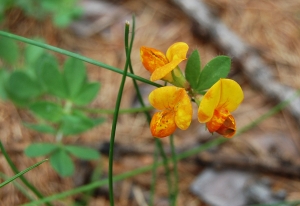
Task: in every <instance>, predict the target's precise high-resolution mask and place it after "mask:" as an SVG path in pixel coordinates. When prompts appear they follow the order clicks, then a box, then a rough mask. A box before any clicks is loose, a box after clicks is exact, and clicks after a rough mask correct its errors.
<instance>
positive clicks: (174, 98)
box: [140, 42, 244, 138]
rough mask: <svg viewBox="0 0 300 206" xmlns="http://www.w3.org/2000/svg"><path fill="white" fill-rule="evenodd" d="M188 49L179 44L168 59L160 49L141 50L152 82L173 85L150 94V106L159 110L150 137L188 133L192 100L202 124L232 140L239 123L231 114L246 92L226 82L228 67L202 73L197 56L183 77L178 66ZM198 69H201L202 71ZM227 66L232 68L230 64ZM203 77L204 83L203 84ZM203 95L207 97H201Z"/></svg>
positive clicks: (237, 85) (230, 81) (213, 63)
mask: <svg viewBox="0 0 300 206" xmlns="http://www.w3.org/2000/svg"><path fill="white" fill-rule="evenodd" d="M188 48H189V47H188V45H187V44H186V43H184V42H177V43H175V44H173V45H171V46H170V47H169V49H168V50H167V52H166V55H165V54H164V53H163V52H161V51H159V50H157V49H154V48H148V47H141V50H140V54H141V61H142V63H143V65H144V67H145V68H146V69H147V70H148V71H149V72H150V73H151V78H150V79H151V81H156V80H164V81H166V82H168V83H171V84H173V85H174V86H164V87H160V88H157V89H155V90H153V91H152V92H151V93H150V94H149V101H150V104H151V105H152V106H153V107H154V108H156V109H158V110H160V111H159V112H156V113H155V114H154V115H153V117H152V120H151V123H150V130H151V133H152V135H153V136H154V137H159V138H160V137H166V136H169V135H171V134H172V133H174V131H175V130H176V128H177V127H178V128H179V129H182V130H186V129H187V128H188V127H189V126H190V123H191V121H192V115H193V109H192V103H191V100H193V101H194V102H196V103H197V104H198V106H199V109H198V120H199V122H200V123H206V127H207V129H208V131H209V132H211V133H213V132H217V133H219V134H221V135H223V136H224V137H227V138H230V137H232V136H233V135H234V134H235V132H236V123H235V119H234V117H233V116H232V115H231V112H233V111H234V110H236V109H237V107H238V106H239V104H240V103H241V102H242V100H243V98H244V95H243V91H242V89H241V87H240V85H239V84H238V83H237V82H235V81H234V80H231V79H226V76H227V74H228V73H227V72H224V70H227V68H225V67H224V68H225V69H223V67H222V66H219V67H220V69H214V68H212V69H213V70H212V69H210V67H211V66H210V67H209V66H206V67H205V68H204V69H203V70H202V71H200V70H201V68H200V57H197V54H198V53H196V54H195V55H193V59H192V55H191V56H190V58H189V60H188V61H190V62H194V63H190V64H187V67H188V65H189V68H187V67H186V70H185V76H184V75H183V73H182V71H181V70H180V68H179V67H178V65H179V64H180V63H181V62H182V61H184V60H186V59H187V57H186V55H187V51H188ZM197 58H198V59H197ZM190 59H191V60H190ZM225 60H226V59H225ZM197 61H198V62H197ZM229 62H230V60H229ZM195 65H199V68H197V66H195ZM207 65H208V64H207ZM210 65H227V64H226V62H224V58H219V59H217V58H216V59H214V60H213V61H212V62H211V63H210ZM228 65H229V67H230V63H229V64H228ZM228 71H229V68H228ZM195 74H196V75H195ZM201 75H202V77H203V78H205V81H202V80H201ZM203 78H202V79H203ZM207 78H211V80H207ZM207 82H208V83H207ZM204 84H205V85H204ZM208 86H209V88H208V89H205V88H206V87H208ZM203 93H205V94H204V95H203V96H202V95H201V94H203Z"/></svg>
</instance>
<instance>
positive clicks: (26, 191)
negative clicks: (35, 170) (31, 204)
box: [0, 172, 36, 201]
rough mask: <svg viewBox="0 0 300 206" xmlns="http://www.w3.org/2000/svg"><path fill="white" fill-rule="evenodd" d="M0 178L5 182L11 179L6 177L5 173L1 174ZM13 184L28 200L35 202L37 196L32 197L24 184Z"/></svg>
mask: <svg viewBox="0 0 300 206" xmlns="http://www.w3.org/2000/svg"><path fill="white" fill-rule="evenodd" d="M0 178H2V179H4V180H8V179H9V177H8V176H7V175H5V174H4V173H2V172H0ZM12 184H13V185H14V186H15V187H16V188H17V189H18V190H19V191H20V192H21V193H22V194H23V195H24V196H25V197H27V199H29V200H31V201H34V200H35V199H36V197H35V196H33V195H32V193H31V192H29V191H28V189H27V188H25V187H24V186H23V185H22V184H20V183H18V182H17V181H13V182H12Z"/></svg>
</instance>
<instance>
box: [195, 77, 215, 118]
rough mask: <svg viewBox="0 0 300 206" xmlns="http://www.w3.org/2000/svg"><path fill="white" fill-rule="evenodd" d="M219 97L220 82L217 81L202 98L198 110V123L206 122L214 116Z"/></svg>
mask: <svg viewBox="0 0 300 206" xmlns="http://www.w3.org/2000/svg"><path fill="white" fill-rule="evenodd" d="M220 95H221V82H220V81H217V82H216V83H215V84H214V85H213V86H212V87H211V88H210V89H209V90H208V91H207V92H206V94H205V95H204V96H203V98H202V100H201V102H200V106H199V109H198V120H199V122H200V123H205V122H208V121H209V120H210V119H211V118H212V117H213V115H214V111H215V109H216V108H217V106H218V104H219V101H220Z"/></svg>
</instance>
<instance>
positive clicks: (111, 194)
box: [108, 22, 130, 206]
mask: <svg viewBox="0 0 300 206" xmlns="http://www.w3.org/2000/svg"><path fill="white" fill-rule="evenodd" d="M128 34H129V22H126V23H125V52H126V51H127V48H126V45H128V43H127V44H126V42H127V41H128ZM129 61H130V60H129V56H128V57H127V58H126V62H125V67H124V73H123V77H122V81H121V84H120V88H119V92H118V97H117V101H116V106H115V113H114V117H113V123H112V128H111V136H110V143H109V167H108V170H109V171H108V177H109V200H110V205H111V206H114V189H113V158H114V143H115V135H116V128H117V121H118V116H119V110H120V104H121V100H122V95H123V90H124V85H125V80H126V74H127V70H128V66H129Z"/></svg>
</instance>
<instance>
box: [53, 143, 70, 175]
mask: <svg viewBox="0 0 300 206" xmlns="http://www.w3.org/2000/svg"><path fill="white" fill-rule="evenodd" d="M50 163H51V165H52V167H53V168H54V170H55V171H56V172H57V173H58V174H59V175H61V176H62V177H67V176H71V175H72V174H73V173H74V164H73V162H72V159H71V158H70V156H69V155H68V153H67V152H66V151H65V150H64V149H59V150H57V151H56V152H55V153H53V154H52V155H51V157H50Z"/></svg>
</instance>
